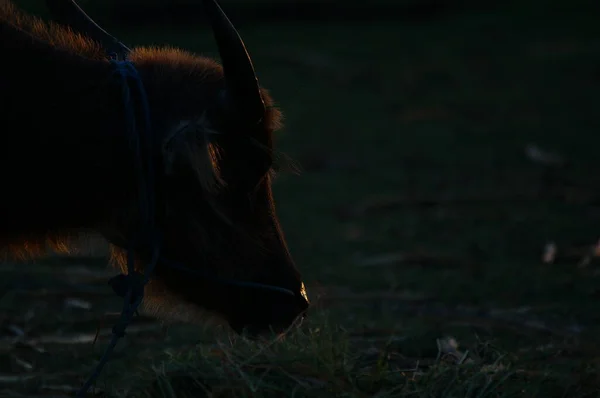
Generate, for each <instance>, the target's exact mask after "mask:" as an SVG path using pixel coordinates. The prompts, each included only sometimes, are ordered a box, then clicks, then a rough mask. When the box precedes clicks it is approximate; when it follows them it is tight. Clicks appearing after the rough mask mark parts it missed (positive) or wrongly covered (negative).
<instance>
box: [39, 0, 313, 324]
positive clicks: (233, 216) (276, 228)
mask: <svg viewBox="0 0 600 398" xmlns="http://www.w3.org/2000/svg"><path fill="white" fill-rule="evenodd" d="M47 4H48V6H49V8H50V10H51V11H52V14H53V16H54V18H55V19H56V20H57V21H58V22H59V23H61V24H65V25H70V26H71V28H72V29H73V30H74V31H75V32H78V33H80V34H82V35H83V36H87V37H89V38H91V39H93V40H95V41H96V42H98V43H99V44H100V45H101V46H102V47H103V48H104V49H105V50H106V51H107V52H114V53H117V55H121V56H127V57H128V59H129V60H131V62H132V63H133V64H134V65H135V67H136V69H137V70H138V71H139V74H140V76H141V78H142V80H143V83H144V86H145V90H146V92H147V97H148V101H149V106H150V115H151V124H152V128H153V132H154V134H156V135H157V137H159V142H160V145H158V146H157V148H155V150H154V152H153V159H154V165H155V166H156V167H155V169H156V170H158V172H157V175H156V189H155V199H156V204H157V211H156V223H157V226H158V229H159V230H160V232H161V234H162V242H163V243H162V250H161V258H160V260H159V262H158V263H157V266H156V269H155V271H154V276H153V278H152V280H151V282H150V284H149V286H148V289H147V295H146V297H145V300H144V302H145V304H146V307H147V308H149V309H150V310H153V311H154V312H155V313H158V314H159V315H161V316H164V317H175V318H178V317H179V318H181V315H182V314H187V316H185V318H186V319H188V320H194V318H196V315H198V314H199V313H200V311H201V312H203V313H210V314H215V315H217V316H218V318H220V319H224V320H225V321H226V322H227V323H229V325H231V327H232V328H233V329H234V330H236V331H238V332H239V331H242V330H244V329H246V330H249V331H251V332H253V333H258V332H262V331H267V330H269V329H274V330H276V331H281V330H283V329H285V328H287V327H289V326H290V325H291V324H292V323H293V322H294V321H295V320H296V319H297V318H298V317H299V316H304V313H305V311H306V309H307V308H308V305H309V304H308V299H307V296H306V292H305V288H304V285H303V283H302V280H301V277H300V274H299V272H298V271H297V269H296V267H295V265H294V262H293V260H292V258H291V256H290V253H289V252H288V248H287V245H286V242H285V239H284V236H283V233H282V230H281V227H280V225H279V222H278V218H277V214H276V211H275V205H274V202H273V197H272V192H271V182H272V171H273V154H274V148H273V140H272V135H273V132H274V131H275V130H276V129H277V128H278V126H279V122H280V113H279V112H278V111H277V109H275V108H274V107H273V102H272V100H271V98H270V96H269V95H268V93H267V92H266V91H265V90H264V89H262V88H260V87H259V85H258V82H257V78H256V76H255V73H254V68H253V65H252V62H251V60H250V57H249V55H248V53H247V52H246V49H245V46H244V43H243V42H242V40H241V38H240V37H239V35H238V33H237V32H236V30H235V28H234V27H233V25H232V24H231V22H230V21H229V20H228V18H227V17H226V15H225V14H224V13H223V11H222V10H221V8H220V7H219V5H218V4H217V3H216V1H214V0H205V1H204V4H205V10H206V15H207V17H208V20H209V21H210V23H211V26H212V30H213V33H214V37H215V39H216V43H217V46H218V49H219V54H220V58H221V64H222V65H219V64H217V63H216V62H215V61H213V60H211V59H208V58H205V57H200V56H196V55H193V54H190V53H187V52H184V51H181V50H176V49H172V48H162V49H161V48H136V49H133V50H129V49H128V48H127V47H125V46H124V45H123V44H121V43H120V42H119V41H118V40H116V39H115V38H114V37H112V36H111V35H109V34H108V33H107V32H106V31H104V30H103V29H102V28H100V27H99V26H98V25H97V24H95V23H94V22H93V21H92V20H91V19H90V18H89V17H88V16H87V15H86V14H85V13H84V12H83V11H82V10H81V9H80V8H79V7H78V6H77V5H76V4H75V3H74V2H73V1H72V0H47ZM114 106H120V105H119V104H118V103H115V104H114ZM121 122H122V121H121ZM130 183H131V185H132V186H135V181H131V182H130ZM115 200H116V201H122V202H127V203H129V204H130V205H129V206H115V208H117V207H119V208H121V209H123V208H127V209H128V210H127V211H123V210H119V211H114V212H112V213H111V214H110V217H108V219H107V220H106V221H105V222H104V223H102V225H100V226H98V227H97V228H98V230H99V231H101V233H103V234H104V236H105V237H106V238H107V239H108V240H109V241H110V242H111V243H112V244H113V245H114V246H115V250H114V258H115V259H116V261H117V263H118V264H119V265H120V266H121V268H125V266H124V264H125V250H126V249H128V245H129V244H130V242H131V239H133V233H134V231H135V230H136V228H137V227H138V226H139V217H138V216H137V214H139V211H138V210H139V209H137V208H136V206H137V202H136V201H135V194H134V191H133V190H132V191H131V192H129V193H124V194H123V196H122V197H121V198H118V199H115ZM151 252H152V248H150V247H144V246H143V245H142V246H138V247H136V250H135V254H136V258H137V265H136V267H137V268H138V269H139V270H140V271H141V272H143V268H144V264H146V263H147V262H148V261H149V259H150V256H151ZM190 315H191V316H190Z"/></svg>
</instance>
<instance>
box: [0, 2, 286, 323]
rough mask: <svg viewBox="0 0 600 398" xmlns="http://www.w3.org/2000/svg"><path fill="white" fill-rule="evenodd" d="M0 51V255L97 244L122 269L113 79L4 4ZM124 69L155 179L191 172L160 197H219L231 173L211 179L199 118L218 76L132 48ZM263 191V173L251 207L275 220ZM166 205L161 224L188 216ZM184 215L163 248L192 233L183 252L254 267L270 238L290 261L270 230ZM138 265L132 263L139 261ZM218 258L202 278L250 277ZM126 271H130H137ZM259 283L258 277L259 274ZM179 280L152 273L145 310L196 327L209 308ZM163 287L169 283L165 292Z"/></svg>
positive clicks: (160, 52) (87, 49)
mask: <svg viewBox="0 0 600 398" xmlns="http://www.w3.org/2000/svg"><path fill="white" fill-rule="evenodd" d="M0 51H1V53H2V67H1V68H2V69H0V70H2V74H0V106H1V109H0V128H2V133H1V134H2V137H3V145H2V149H0V151H1V153H0V178H1V179H2V181H3V184H4V187H5V190H4V192H3V194H2V196H1V197H0V212H1V214H2V215H3V217H4V216H5V215H6V217H7V219H6V222H3V223H2V224H0V248H1V250H2V252H3V253H4V255H5V256H6V257H7V258H9V257H10V258H19V259H23V258H33V257H37V256H41V255H43V254H44V253H45V252H46V250H47V249H48V248H50V249H52V250H55V251H60V252H68V251H70V250H71V249H72V243H71V241H72V238H75V237H80V236H81V235H85V234H86V233H88V232H93V233H101V234H102V235H103V236H104V237H105V238H107V240H108V241H109V242H110V243H111V245H112V249H111V251H112V256H111V257H112V263H113V264H114V265H115V266H116V267H117V268H120V269H122V270H125V269H126V267H125V255H124V248H126V246H127V242H128V236H129V235H130V233H131V229H132V228H133V225H136V222H137V221H138V220H137V202H136V197H137V196H136V193H135V190H134V188H135V178H134V174H133V172H132V171H131V170H133V167H132V165H133V159H132V155H131V149H130V146H129V138H128V137H127V135H126V132H125V131H124V123H123V122H122V120H124V119H123V106H122V97H121V88H122V87H121V86H120V85H119V83H118V79H115V78H114V71H113V70H112V69H111V68H112V67H111V65H110V64H109V62H108V61H107V60H106V57H105V52H104V50H103V49H102V48H101V46H100V45H99V44H97V43H96V42H94V41H92V40H90V39H88V38H86V37H83V36H81V35H79V34H76V33H74V32H73V31H71V30H70V29H69V28H67V27H64V26H61V25H57V24H55V23H51V22H50V23H48V22H44V21H42V20H41V19H39V18H36V17H33V16H30V15H27V14H24V13H23V12H21V11H19V10H18V9H16V7H15V6H14V5H13V4H12V3H11V2H10V1H8V0H0ZM130 60H131V61H132V62H133V63H134V64H135V65H136V67H137V69H138V70H139V72H140V74H141V75H142V78H143V79H144V82H145V86H146V90H147V92H148V93H149V101H150V107H151V113H152V123H153V127H154V129H155V130H157V131H159V132H160V134H161V135H162V137H161V138H162V140H163V145H162V154H161V156H162V163H161V165H162V166H163V167H164V172H165V174H166V175H171V174H173V175H175V176H177V173H180V174H181V173H182V170H183V169H184V168H187V169H188V170H191V171H192V173H191V174H192V176H193V177H191V178H192V179H191V180H189V179H188V180H185V181H186V183H185V184H184V183H183V182H182V183H181V186H179V185H177V183H173V184H174V186H171V187H170V189H171V190H173V191H176V190H177V189H179V190H183V191H185V189H187V188H186V187H187V186H188V185H190V184H188V182H189V181H193V180H195V181H196V184H197V185H198V187H200V189H201V190H202V191H204V192H207V193H209V195H207V196H208V197H217V196H218V195H219V192H220V191H223V190H227V189H229V187H228V184H231V181H232V180H231V179H229V180H227V179H223V178H222V174H223V173H225V174H227V173H228V172H229V173H230V174H232V173H233V174H235V173H236V171H235V167H234V166H228V167H229V169H231V168H232V167H233V169H234V171H233V172H232V171H231V170H229V171H228V170H227V169H225V170H222V169H221V166H220V165H222V164H223V159H222V158H223V157H226V156H228V155H227V150H225V151H222V148H221V146H220V145H219V144H215V143H214V142H213V138H214V137H215V136H218V132H216V131H214V130H213V128H212V126H211V125H210V123H209V122H207V121H206V120H205V114H204V113H202V112H201V110H202V108H203V107H204V105H206V104H207V103H208V102H210V101H211V98H212V97H211V95H212V93H215V92H217V89H218V88H219V87H220V86H221V84H222V78H223V71H222V68H221V66H220V65H219V64H217V63H216V62H215V61H213V60H211V59H208V58H204V57H199V56H196V55H193V54H191V53H188V52H186V51H183V50H179V49H175V48H150V47H142V48H135V49H134V50H133V51H132V53H131V54H130ZM156 93H160V95H157V94H156ZM199 93H207V94H206V95H204V96H203V95H201V94H199ZM262 94H263V98H264V101H265V104H266V106H267V113H266V117H265V118H264V120H263V126H262V128H263V129H264V131H265V132H266V133H267V143H268V144H271V139H272V138H271V134H272V132H273V131H275V130H277V129H278V128H279V127H280V122H281V114H280V112H279V111H278V110H277V109H276V108H275V107H274V106H273V101H272V100H271V97H270V96H269V94H268V93H267V91H266V90H264V89H263V90H262ZM7 126H8V127H7ZM223 153H225V154H223ZM243 153H244V152H242V150H241V149H240V150H232V151H230V153H229V156H230V157H231V156H233V155H232V154H235V156H245V155H243ZM242 160H243V159H242ZM181 178H182V181H183V177H181ZM270 183H271V175H270V173H266V174H265V176H264V177H263V179H262V181H261V182H260V183H259V184H258V185H257V189H256V190H257V195H259V197H260V199H259V200H258V201H257V204H256V206H264V207H265V209H266V210H265V214H267V213H268V216H269V217H271V216H274V208H273V205H272V197H271V189H270ZM186 184H188V185H186ZM164 201H165V203H164V205H165V208H166V210H165V211H166V213H167V214H169V212H178V211H179V212H181V211H182V209H181V207H185V206H186V205H189V204H188V203H187V202H185V201H184V202H174V203H171V202H170V201H169V199H168V198H167V199H165V200H164ZM232 203H235V201H232ZM206 205H207V206H208V207H212V210H211V211H212V212H213V213H219V211H220V210H223V211H221V213H222V214H221V216H222V217H221V218H222V219H223V220H226V219H227V218H228V215H227V214H226V213H228V212H227V211H226V210H227V209H221V207H220V204H219V201H218V200H216V199H215V200H207V201H206ZM189 210H190V213H189V214H190V216H189V220H188V221H189V224H190V225H191V226H190V225H186V226H185V228H184V225H181V228H179V225H171V227H170V228H169V230H168V231H166V233H168V234H170V235H169V236H170V237H171V240H170V241H169V242H170V243H169V242H167V243H166V245H169V244H173V245H175V246H177V245H179V244H180V243H177V242H179V240H181V242H185V241H186V240H185V239H192V238H185V237H184V236H177V234H178V233H179V234H184V233H185V232H184V231H186V230H189V229H190V228H194V230H193V231H194V234H193V235H194V236H193V239H195V240H194V241H193V242H190V246H193V245H197V246H198V247H200V248H202V247H205V245H216V244H222V245H227V244H230V243H231V244H233V243H232V242H231V241H228V240H231V239H233V238H232V236H233V237H235V239H239V240H240V242H241V243H239V242H238V243H235V246H232V247H235V248H236V249H235V250H238V251H240V250H242V251H243V250H244V249H248V248H252V249H251V251H252V253H254V254H251V255H250V260H252V258H253V257H252V256H255V257H256V256H259V255H260V254H257V253H255V252H256V251H257V250H256V249H254V248H253V247H255V246H256V245H259V246H260V245H263V246H266V245H265V243H264V242H265V241H264V240H261V238H263V237H266V238H265V239H267V238H268V239H270V238H271V235H278V236H281V242H282V247H283V251H284V252H285V253H284V257H286V256H287V257H286V258H288V257H289V255H287V254H286V253H287V248H286V247H285V242H284V241H283V236H282V235H281V231H280V229H279V226H278V224H277V220H276V219H275V220H274V224H273V228H270V229H268V230H266V231H262V232H261V231H253V230H252V229H251V228H244V227H247V226H248V225H250V224H251V223H253V222H254V221H248V224H245V225H244V223H242V225H243V227H242V228H240V229H241V230H244V231H246V235H247V236H248V237H250V238H248V239H245V238H243V237H241V238H240V236H241V235H240V234H237V235H235V234H233V233H232V232H231V231H230V230H227V228H226V227H224V226H223V225H224V224H225V223H226V221H223V223H221V224H219V225H220V227H219V228H217V230H216V232H214V231H207V230H206V229H207V227H206V225H205V224H204V220H203V219H202V217H203V215H206V212H205V210H203V211H195V210H196V209H193V208H190V209H189ZM192 210H193V211H192ZM229 213H231V212H229ZM257 217H258V216H257ZM261 217H262V216H261ZM255 219H260V220H263V218H260V217H258V218H252V220H255ZM186 228H187V229H186ZM235 228H237V227H236V226H231V229H232V230H234V229H235ZM219 231H220V232H219ZM215 234H216V235H217V236H216V237H215V236H214V235H215ZM178 239H179V240H178ZM219 239H221V240H219ZM181 245H182V247H183V245H184V243H181ZM185 247H187V246H185ZM231 250H232V251H235V250H234V249H231ZM261 250H263V251H264V250H267V251H268V250H270V249H269V248H268V247H262V248H261ZM175 251H176V252H177V250H175ZM258 251H260V250H258ZM180 254H181V257H180V260H184V261H186V260H189V261H187V262H186V263H187V264H192V265H191V266H193V264H194V263H199V262H200V259H198V258H197V257H198V255H199V254H198V251H190V252H189V253H186V252H185V250H183V251H182V252H181V253H180ZM217 255H219V256H220V255H222V254H220V253H217ZM140 256H142V255H141V254H139V253H138V260H140V258H141V257H140ZM223 256H224V257H223V261H224V262H225V263H226V264H229V265H227V266H223V267H217V266H214V267H212V268H211V269H209V270H208V271H209V272H212V273H214V274H216V275H220V276H226V277H230V278H248V279H253V278H254V272H255V269H254V268H250V267H244V266H238V267H234V266H233V264H234V263H235V261H236V259H235V258H234V257H233V254H231V255H230V254H226V255H223ZM228 256H231V258H229V257H228ZM142 257H143V256H142ZM228 261H229V262H228ZM290 261H291V260H290ZM136 266H137V267H138V268H140V265H139V263H138V265H136ZM260 272H261V273H260V275H264V274H266V273H268V272H269V270H260ZM294 272H295V271H294ZM178 278H179V279H178ZM257 278H258V277H257ZM257 278H254V279H257ZM189 279H190V276H189V275H184V274H179V275H171V274H170V273H169V271H168V270H162V273H161V270H160V269H157V277H156V279H155V280H152V281H151V283H150V284H149V287H148V288H147V295H146V299H145V300H144V304H145V307H146V309H147V310H149V311H151V312H152V313H154V314H157V315H159V316H161V317H162V318H166V319H180V320H185V321H192V320H194V321H197V320H198V318H199V317H205V315H206V313H208V312H211V311H212V309H211V308H208V310H207V311H204V310H202V309H201V308H202V305H200V306H198V305H191V304H190V301H194V297H193V294H194V293H193V287H191V286H188V285H189V284H190V283H191V282H190V281H189ZM166 280H168V281H170V282H169V283H167V282H164V283H163V281H166ZM186 284H187V285H186ZM174 286H175V287H177V286H182V287H181V289H184V288H186V287H185V286H187V289H188V290H189V291H188V292H187V293H185V294H183V293H182V295H180V294H179V293H180V292H179V290H178V288H175V287H174ZM200 290H201V289H200ZM190 292H192V293H190ZM184 296H185V297H184ZM209 307H210V306H209ZM217 312H218V311H217Z"/></svg>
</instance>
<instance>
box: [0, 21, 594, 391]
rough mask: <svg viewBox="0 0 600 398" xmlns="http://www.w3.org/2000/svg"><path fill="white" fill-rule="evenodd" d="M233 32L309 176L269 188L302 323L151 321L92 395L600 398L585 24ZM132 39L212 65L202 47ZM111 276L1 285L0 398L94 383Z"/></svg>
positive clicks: (49, 265) (91, 269)
mask: <svg viewBox="0 0 600 398" xmlns="http://www.w3.org/2000/svg"><path fill="white" fill-rule="evenodd" d="M242 34H243V36H244V38H245V40H246V44H247V46H248V47H249V50H250V51H251V53H252V55H253V57H254V60H255V66H256V68H257V71H258V73H259V77H260V78H261V81H262V84H263V85H264V86H266V87H268V88H270V89H271V91H272V93H273V95H274V97H275V98H276V99H277V100H278V102H279V104H280V105H281V107H282V108H283V110H284V112H285V115H286V126H287V127H286V129H285V130H284V131H283V132H282V133H281V134H280V137H279V140H278V141H279V144H280V149H281V150H282V151H284V152H285V153H286V154H288V155H289V156H291V157H292V158H293V159H295V160H296V161H297V162H298V163H299V164H300V165H301V166H302V169H303V172H302V173H301V175H299V176H296V175H293V174H291V173H281V174H280V175H279V177H278V179H277V182H276V187H275V189H276V199H277V203H278V208H279V213H280V216H281V219H282V223H283V226H284V229H285V231H286V235H287V237H288V240H289V244H290V248H291V250H292V254H293V255H294V257H295V258H296V261H297V263H298V265H299V267H300V268H301V270H302V271H303V273H304V275H305V279H306V282H307V285H308V286H309V295H310V296H311V298H312V300H313V302H314V308H313V309H312V313H311V314H310V319H309V320H307V322H305V324H304V325H303V330H302V331H297V332H293V333H290V334H289V335H288V336H287V337H286V338H285V339H282V340H280V341H272V342H270V343H268V344H265V343H260V344H259V343H249V342H247V341H245V340H243V339H241V338H236V337H231V336H227V335H225V334H224V333H222V332H221V331H198V330H197V328H195V327H191V326H188V325H172V326H169V327H163V326H161V325H160V323H158V322H157V321H156V320H154V319H151V318H145V317H140V318H138V319H137V320H136V322H135V324H134V325H133V326H132V328H131V331H130V333H129V334H128V337H127V338H126V339H125V340H124V342H123V343H122V344H121V345H120V346H119V349H118V353H117V354H116V355H115V358H114V360H113V361H112V362H111V363H110V365H109V366H108V367H107V369H106V371H105V373H104V374H103V376H102V377H101V378H100V381H99V383H98V385H97V387H98V390H100V391H104V392H105V393H106V394H107V396H117V397H119V396H121V397H125V396H128V397H157V398H159V397H160V398H167V397H169V398H171V397H178V398H179V397H201V396H211V395H209V394H208V393H207V392H206V391H211V393H212V394H213V395H212V396H215V397H217V396H218V397H381V398H387V397H448V398H450V397H597V396H600V377H599V371H600V369H599V368H600V340H599V339H598V332H599V331H600V315H599V312H598V311H597V308H598V298H599V297H600V284H599V282H600V276H599V275H600V273H599V271H600V268H599V267H598V264H600V262H598V261H597V260H596V259H595V257H596V252H598V253H599V254H600V250H596V251H595V245H596V244H597V242H598V238H599V237H600V236H599V233H600V227H599V226H598V225H599V221H600V190H599V189H598V188H597V186H598V183H599V182H600V178H599V177H598V170H599V168H600V165H599V164H598V163H599V162H598V160H597V159H598V155H597V151H598V148H599V147H600V134H598V132H599V131H600V129H599V128H600V121H599V119H598V108H599V106H600V94H599V93H600V91H599V89H600V25H599V24H597V21H595V19H594V16H593V15H592V14H591V13H588V14H586V13H584V12H580V13H556V14H546V15H542V16H540V15H537V16H535V15H534V14H533V13H529V14H519V13H510V12H504V13H480V14H474V13H472V14H469V13H466V12H465V13H462V14H460V15H451V16H447V17H437V18H435V19H432V20H429V21H419V22H418V23H416V22H415V23H410V24H409V23H403V24H402V25H399V24H395V23H391V22H386V23H384V24H382V23H379V24H364V25H354V26H349V25H347V24H346V25H334V24H328V25H326V24H319V25H316V24H315V25H310V26H308V25H292V24H290V25H287V26H281V25H277V26H275V27H269V26H262V27H260V28H258V27H254V28H252V27H250V26H248V27H246V28H245V29H244V31H243V32H242ZM120 36H121V38H122V39H123V40H125V41H126V42H127V43H131V44H172V45H176V46H182V47H185V48H188V49H190V50H193V51H197V52H203V53H205V54H208V55H214V54H215V51H214V45H213V43H212V38H211V36H210V35H209V34H208V32H207V31H206V29H199V31H195V30H191V29H190V28H180V29H177V30H175V29H174V30H172V31H162V32H156V31H136V32H128V31H126V30H124V31H122V32H120ZM553 248H556V252H554V251H553ZM544 254H546V255H547V257H548V258H547V260H552V261H546V262H545V261H543V255H544ZM105 264H106V261H105V260H104V259H102V258H101V257H98V256H97V255H94V256H78V257H75V256H74V257H69V258H62V257H52V258H50V259H48V260H44V261H38V262H36V263H35V264H31V265H29V266H27V267H24V266H20V265H14V266H12V265H4V266H3V267H2V268H0V272H1V273H2V278H0V287H1V288H2V296H1V297H2V298H1V300H0V306H1V307H0V308H1V309H2V310H1V312H0V316H1V318H0V319H1V321H2V329H1V332H2V335H1V338H0V396H10V397H49V396H52V397H59V396H68V395H70V394H72V391H73V389H74V388H77V387H78V386H79V384H80V383H81V382H82V381H83V379H84V377H85V376H87V375H88V373H89V371H90V370H91V368H92V366H93V364H94V363H95V361H96V360H97V358H98V356H99V353H100V352H101V350H102V349H103V348H104V345H105V344H106V342H107V334H106V333H108V332H110V327H111V323H112V321H114V319H115V315H114V314H112V313H108V312H115V311H117V310H118V309H119V308H120V307H119V302H118V300H116V298H114V297H113V296H112V295H111V291H110V289H109V287H108V286H107V285H106V281H107V279H108V277H109V276H111V275H112V274H113V273H114V272H112V271H110V270H107V269H106V266H105ZM97 328H99V330H100V334H99V339H98V342H97V343H96V344H95V345H92V341H93V339H94V336H95V334H96V329H97Z"/></svg>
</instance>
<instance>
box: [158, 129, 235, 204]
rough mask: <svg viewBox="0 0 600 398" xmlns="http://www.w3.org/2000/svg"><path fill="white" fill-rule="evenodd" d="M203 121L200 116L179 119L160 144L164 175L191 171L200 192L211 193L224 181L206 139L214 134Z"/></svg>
mask: <svg viewBox="0 0 600 398" xmlns="http://www.w3.org/2000/svg"><path fill="white" fill-rule="evenodd" d="M204 122H205V118H204V117H202V118H200V119H199V120H195V121H190V120H182V121H180V122H179V123H178V124H176V125H175V126H174V127H173V128H172V129H171V131H170V132H169V134H167V136H166V137H165V139H164V141H163V143H162V159H163V164H164V175H166V176H174V175H177V174H179V173H180V172H181V173H189V172H191V174H192V175H193V176H194V178H195V179H197V180H198V182H199V183H200V186H201V187H202V190H203V191H205V192H208V193H212V194H214V193H217V192H218V191H219V190H220V188H222V187H223V186H224V185H225V182H224V181H223V179H222V178H221V173H220V168H219V153H218V150H217V148H216V146H215V145H214V144H213V143H211V140H210V135H211V134H214V133H215V132H214V131H212V130H210V129H209V128H208V127H207V126H206V124H205V123H204Z"/></svg>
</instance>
